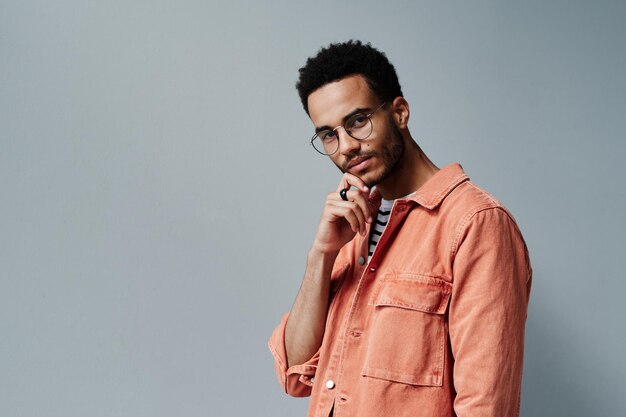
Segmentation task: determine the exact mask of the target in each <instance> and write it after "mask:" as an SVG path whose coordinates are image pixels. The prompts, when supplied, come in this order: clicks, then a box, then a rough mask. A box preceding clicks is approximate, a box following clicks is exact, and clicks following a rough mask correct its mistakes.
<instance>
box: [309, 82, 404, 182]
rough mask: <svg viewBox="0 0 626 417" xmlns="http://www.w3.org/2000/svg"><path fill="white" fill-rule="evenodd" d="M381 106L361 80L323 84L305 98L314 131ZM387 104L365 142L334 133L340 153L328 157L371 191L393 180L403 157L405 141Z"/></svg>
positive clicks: (338, 124) (333, 125)
mask: <svg viewBox="0 0 626 417" xmlns="http://www.w3.org/2000/svg"><path fill="white" fill-rule="evenodd" d="M380 104H382V103H381V102H380V100H378V98H377V97H376V95H375V94H374V93H373V92H372V91H371V89H370V88H369V86H368V85H367V82H366V81H365V79H364V78H363V77H361V76H352V77H348V78H344V79H342V80H339V81H336V82H333V83H329V84H326V85H324V86H323V87H321V88H319V89H317V90H315V91H314V92H313V93H311V95H310V96H309V98H308V106H309V115H310V117H311V120H312V121H313V124H314V125H315V128H316V130H320V129H322V128H330V129H334V128H335V127H337V126H340V125H343V123H344V122H345V119H346V118H347V117H349V116H351V115H352V114H354V113H355V112H356V111H360V112H361V113H365V114H369V113H371V112H372V111H374V110H375V109H376V108H377V107H378V106H380ZM390 104H391V103H388V104H387V105H386V106H383V107H382V108H381V109H380V110H378V111H377V112H376V113H374V114H373V115H372V123H373V126H374V128H373V130H372V133H371V135H370V136H369V137H368V138H367V139H365V140H357V139H354V138H352V137H351V136H350V135H348V134H347V133H346V132H345V130H344V129H343V128H339V129H337V134H338V136H339V150H338V151H337V152H335V153H334V154H332V155H330V156H329V157H330V159H331V160H332V161H333V163H334V164H335V165H336V166H337V167H338V168H339V169H340V170H341V171H342V172H349V173H351V174H353V175H356V176H357V177H359V178H361V179H362V180H363V182H365V184H367V186H368V187H370V188H371V187H373V186H374V185H377V184H379V183H381V182H383V181H385V180H388V179H389V178H390V177H392V175H393V173H394V171H395V170H396V168H397V167H398V165H399V164H400V162H401V161H402V157H403V156H404V140H403V137H402V133H401V132H400V129H399V128H398V127H397V126H396V124H395V123H394V121H393V118H392V116H391V115H390V113H389V110H388V109H389V106H390Z"/></svg>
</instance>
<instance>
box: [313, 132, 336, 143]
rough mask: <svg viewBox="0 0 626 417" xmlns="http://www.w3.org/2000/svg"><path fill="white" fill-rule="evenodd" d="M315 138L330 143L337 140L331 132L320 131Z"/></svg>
mask: <svg viewBox="0 0 626 417" xmlns="http://www.w3.org/2000/svg"><path fill="white" fill-rule="evenodd" d="M317 136H318V137H319V138H320V140H321V141H322V142H332V141H334V140H335V139H337V134H336V133H335V132H334V131H332V130H322V131H321V132H319V133H318V134H317Z"/></svg>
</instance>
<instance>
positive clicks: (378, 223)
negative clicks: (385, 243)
mask: <svg viewBox="0 0 626 417" xmlns="http://www.w3.org/2000/svg"><path fill="white" fill-rule="evenodd" d="M393 202H394V200H385V199H382V200H381V202H380V207H379V208H378V214H377V215H376V219H375V220H374V224H373V227H372V229H371V233H370V241H369V250H368V252H369V253H368V255H369V256H368V260H369V259H371V258H372V255H373V254H374V249H376V245H377V244H378V240H379V239H380V236H381V235H382V234H383V230H385V226H387V222H388V221H389V215H390V214H391V208H392V207H393Z"/></svg>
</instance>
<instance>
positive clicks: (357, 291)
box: [269, 41, 531, 417]
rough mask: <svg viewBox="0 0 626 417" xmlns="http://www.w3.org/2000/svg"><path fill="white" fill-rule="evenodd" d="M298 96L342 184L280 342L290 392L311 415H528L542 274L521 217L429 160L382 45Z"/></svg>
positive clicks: (313, 69) (312, 70)
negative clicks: (527, 376) (526, 355)
mask: <svg viewBox="0 0 626 417" xmlns="http://www.w3.org/2000/svg"><path fill="white" fill-rule="evenodd" d="M297 88H298V92H299V94H300V98H301V100H302V104H303V105H304V108H305V110H306V111H307V113H308V114H309V116H310V118H311V121H312V122H313V125H314V126H315V132H316V133H315V135H314V136H313V139H312V141H311V143H312V145H313V146H314V148H315V150H317V151H318V152H319V153H321V154H324V155H328V157H329V158H330V159H331V161H332V162H333V163H334V164H335V165H336V166H337V167H338V168H339V169H340V170H341V171H342V172H343V176H342V177H341V179H340V181H339V184H338V186H337V189H336V190H335V191H333V192H331V193H329V194H328V196H327V198H326V203H325V205H324V209H323V211H322V216H321V219H320V223H319V227H318V230H317V234H316V236H315V239H314V241H313V244H312V246H311V249H310V250H309V253H308V258H307V265H306V271H305V274H304V278H303V280H302V285H301V288H300V291H299V293H298V295H297V297H296V299H295V302H294V304H293V307H292V308H291V311H290V313H289V314H288V315H285V316H284V317H283V320H282V322H281V324H280V325H279V326H278V327H277V328H276V329H275V330H274V333H273V334H272V337H271V338H270V341H269V347H270V350H271V352H272V354H273V356H274V360H275V366H276V372H277V375H278V379H279V381H280V383H281V385H282V386H283V388H284V389H285V391H286V392H287V393H288V394H290V395H293V396H308V395H310V396H311V402H310V406H309V414H308V415H309V416H319V417H321V416H323V417H326V416H329V415H332V414H333V413H334V415H335V416H355V417H392V416H421V417H427V416H437V417H447V416H458V417H465V416H480V417H496V416H497V417H514V416H518V415H519V404H520V389H521V379H522V360H523V345H524V326H525V321H526V312H527V306H528V297H529V294H530V285H531V267H530V261H529V258H528V252H527V249H526V245H525V243H524V240H523V238H522V235H521V233H520V231H519V229H518V227H517V225H516V224H515V221H514V219H513V217H512V216H511V214H510V213H509V212H508V211H507V210H506V209H505V208H504V207H503V206H502V205H501V204H500V203H499V202H498V201H496V200H495V199H494V198H493V197H491V196H490V195H489V194H487V193H486V192H485V191H483V190H481V189H480V188H478V187H477V186H476V185H474V184H473V183H472V182H470V181H469V179H468V177H467V176H466V175H465V173H464V172H463V170H462V168H461V166H460V165H459V164H451V165H448V166H446V167H444V168H442V169H439V168H437V167H436V166H435V165H434V164H433V163H432V162H431V161H430V160H429V159H428V157H427V156H426V155H425V154H424V153H423V152H422V150H421V149H420V147H419V146H418V145H417V144H416V143H415V141H414V140H413V138H412V137H411V134H410V132H409V129H408V127H407V124H408V121H409V116H410V112H409V104H408V103H407V101H406V100H405V99H404V97H403V95H402V91H401V89H400V85H399V83H398V78H397V75H396V72H395V69H394V67H393V66H392V65H391V63H389V61H388V60H387V58H386V57H385V55H384V54H383V53H381V52H379V51H378V50H376V49H374V48H373V47H371V46H370V45H369V44H367V45H365V44H362V43H361V42H358V41H350V42H346V43H342V44H332V45H330V46H329V47H328V48H325V49H322V50H320V51H319V53H318V54H317V55H316V56H315V57H313V58H309V59H308V61H307V63H306V65H305V66H304V67H303V68H301V69H300V79H299V81H298V84H297Z"/></svg>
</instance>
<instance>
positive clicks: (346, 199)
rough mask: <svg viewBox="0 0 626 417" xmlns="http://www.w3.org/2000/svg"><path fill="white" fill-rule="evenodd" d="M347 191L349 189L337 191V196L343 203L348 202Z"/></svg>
mask: <svg viewBox="0 0 626 417" xmlns="http://www.w3.org/2000/svg"><path fill="white" fill-rule="evenodd" d="M348 190H349V188H344V189H343V190H341V191H339V195H340V196H341V199H342V200H343V201H348Z"/></svg>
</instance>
